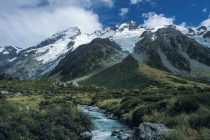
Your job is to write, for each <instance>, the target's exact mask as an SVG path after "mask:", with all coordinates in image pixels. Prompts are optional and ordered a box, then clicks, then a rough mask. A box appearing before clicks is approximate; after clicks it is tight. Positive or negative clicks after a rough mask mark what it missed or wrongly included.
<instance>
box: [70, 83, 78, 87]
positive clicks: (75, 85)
mask: <svg viewBox="0 0 210 140" xmlns="http://www.w3.org/2000/svg"><path fill="white" fill-rule="evenodd" d="M70 85H71V86H73V87H79V85H78V84H77V83H76V82H71V83H70Z"/></svg>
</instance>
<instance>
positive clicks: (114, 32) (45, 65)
mask: <svg viewBox="0 0 210 140" xmlns="http://www.w3.org/2000/svg"><path fill="white" fill-rule="evenodd" d="M167 27H173V28H174V29H175V30H177V31H181V32H182V33H183V35H185V36H187V37H189V38H192V39H195V40H196V41H197V42H199V44H202V45H204V46H205V47H210V37H209V36H210V35H209V34H210V31H208V29H207V28H206V27H204V26H201V27H198V28H190V29H188V28H186V27H182V26H175V25H167V26H160V27H156V28H152V29H146V28H144V27H143V26H141V25H139V24H138V23H136V22H134V21H130V22H127V23H123V24H118V25H116V26H114V27H107V28H105V29H103V30H101V31H95V32H94V33H92V34H82V33H81V31H80V30H79V28H77V27H73V28H69V29H68V30H65V31H62V32H59V33H56V34H54V35H53V36H51V37H50V38H47V39H45V40H44V41H42V42H41V43H39V44H38V45H36V46H34V47H30V48H28V49H25V50H22V51H20V52H19V54H18V57H17V58H16V59H14V60H13V61H11V62H10V61H9V60H5V62H6V63H4V65H2V66H0V70H1V71H2V72H3V73H5V74H8V75H11V76H14V77H20V78H22V79H34V78H38V77H46V76H47V75H49V74H50V72H51V71H52V70H53V69H54V68H55V67H56V66H57V65H58V64H59V62H60V60H61V59H62V58H64V57H65V56H66V55H67V54H69V53H71V52H72V51H74V50H76V49H77V48H78V47H79V46H80V45H83V44H88V43H90V42H91V41H92V40H93V39H95V38H102V39H103V38H109V39H110V40H111V41H113V42H115V43H116V44H118V46H120V48H121V49H122V50H123V51H128V52H130V53H133V52H134V48H135V46H136V43H137V44H138V42H141V41H142V40H144V39H143V36H144V34H145V33H148V32H150V34H153V33H154V34H155V33H156V32H157V31H158V30H159V29H164V28H167ZM154 37H155V36H153V37H152V38H151V39H154V40H155V38H154ZM175 45H176V44H175ZM191 50H193V49H191ZM205 50H206V49H204V52H205ZM194 52H195V51H194ZM156 53H157V55H158V56H159V58H158V57H157V59H161V63H162V60H163V59H166V58H165V55H164V54H160V53H161V51H157V52H156ZM181 53H182V52H179V53H178V54H177V56H180V58H181V59H182V60H184V61H186V62H184V63H183V65H182V66H181V67H183V68H184V70H185V71H186V72H184V74H187V75H188V76H190V74H189V71H191V67H190V66H189V63H190V62H188V61H191V62H194V59H196V61H197V59H200V60H199V61H202V60H201V59H202V56H201V55H202V54H203V52H201V54H199V56H198V55H196V54H195V53H193V52H192V54H191V58H185V55H183V54H181ZM189 53H190V52H189ZM193 56H194V57H193ZM205 56H207V55H206V54H205ZM197 57H199V58H197ZM192 58H193V59H192ZM173 59H174V60H176V59H177V58H176V59H175V58H173ZM158 61H159V60H158ZM158 61H157V62H158ZM151 63H152V62H151ZM158 63H159V62H158ZM161 63H159V64H158V65H159V67H161V69H164V70H166V71H167V69H168V68H167V67H166V68H164V67H165V66H163V65H162V64H161ZM167 63H169V62H168V60H167ZM195 63H197V62H195ZM169 64H170V63H169ZM198 65H199V66H201V65H202V64H200V63H199V64H198ZM202 67H203V69H204V70H205V71H206V69H209V68H208V66H207V67H206V66H204V65H202ZM157 68H158V67H157ZM179 69H182V68H178V71H179ZM194 69H196V68H193V71H195V70H194ZM203 69H202V70H200V71H199V72H197V71H195V72H194V73H198V74H197V75H199V73H201V72H202V71H203ZM169 71H170V70H169ZM176 71H177V70H176ZM172 72H173V71H172ZM174 73H175V72H174ZM178 73H179V74H180V72H178ZM181 74H183V73H181ZM194 77H196V76H194Z"/></svg>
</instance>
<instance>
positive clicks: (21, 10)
mask: <svg viewBox="0 0 210 140" xmlns="http://www.w3.org/2000/svg"><path fill="white" fill-rule="evenodd" d="M0 3H1V5H0V21H1V22H0V32H1V33H2V34H0V46H7V45H16V46H19V47H22V48H27V47H31V46H33V45H36V44H37V43H39V42H40V41H42V40H43V39H45V38H47V37H49V36H51V35H52V34H54V33H56V32H59V31H62V30H65V29H67V28H69V27H75V26H77V27H79V28H80V30H81V32H82V33H92V32H94V31H95V30H101V29H102V28H103V27H102V24H101V23H100V22H99V16H98V15H97V14H96V13H94V12H93V10H92V8H94V7H93V6H98V4H102V6H103V7H105V8H112V7H114V3H113V0H98V1H97V2H96V1H95V0H65V1H61V0H8V1H5V0H0Z"/></svg>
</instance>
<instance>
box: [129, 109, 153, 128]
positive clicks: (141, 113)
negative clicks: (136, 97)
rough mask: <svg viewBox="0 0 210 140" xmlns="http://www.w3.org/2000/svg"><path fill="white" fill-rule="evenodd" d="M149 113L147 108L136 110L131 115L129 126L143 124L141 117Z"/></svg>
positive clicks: (149, 110)
mask: <svg viewBox="0 0 210 140" xmlns="http://www.w3.org/2000/svg"><path fill="white" fill-rule="evenodd" d="M149 113H151V109H149V108H147V107H145V108H140V109H138V110H136V111H135V112H134V113H133V115H132V122H131V125H132V126H138V125H139V124H140V123H142V122H143V116H144V115H146V114H149Z"/></svg>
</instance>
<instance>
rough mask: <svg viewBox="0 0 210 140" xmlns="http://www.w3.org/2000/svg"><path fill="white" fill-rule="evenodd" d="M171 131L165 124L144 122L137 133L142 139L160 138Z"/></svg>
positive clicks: (156, 139)
mask: <svg viewBox="0 0 210 140" xmlns="http://www.w3.org/2000/svg"><path fill="white" fill-rule="evenodd" d="M169 131H170V129H168V128H167V127H166V126H165V125H164V124H156V123H150V122H144V123H141V124H140V125H139V127H138V129H137V131H136V135H137V137H138V138H139V139H140V140H158V139H161V137H162V136H164V135H166V134H167V133H168V132H169Z"/></svg>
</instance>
